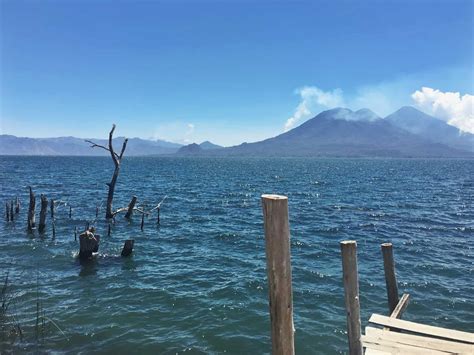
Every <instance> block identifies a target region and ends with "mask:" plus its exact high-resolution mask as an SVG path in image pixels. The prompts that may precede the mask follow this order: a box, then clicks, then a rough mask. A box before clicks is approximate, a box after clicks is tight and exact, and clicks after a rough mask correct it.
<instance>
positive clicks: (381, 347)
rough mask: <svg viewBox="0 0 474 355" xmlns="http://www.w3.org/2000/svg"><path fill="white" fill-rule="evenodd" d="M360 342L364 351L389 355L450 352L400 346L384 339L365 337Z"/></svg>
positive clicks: (444, 354) (440, 354)
mask: <svg viewBox="0 0 474 355" xmlns="http://www.w3.org/2000/svg"><path fill="white" fill-rule="evenodd" d="M362 341H363V342H364V346H365V348H366V349H374V350H378V351H385V352H388V353H389V354H400V355H401V354H410V355H448V354H453V353H452V352H446V351H438V350H433V349H425V348H420V347H418V346H412V345H406V344H400V343H397V342H392V341H388V340H385V339H384V338H374V337H370V336H367V335H363V336H362Z"/></svg>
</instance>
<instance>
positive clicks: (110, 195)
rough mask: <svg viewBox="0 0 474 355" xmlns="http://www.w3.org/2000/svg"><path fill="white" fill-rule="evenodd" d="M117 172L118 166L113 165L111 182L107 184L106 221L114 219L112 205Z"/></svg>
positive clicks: (118, 170)
mask: <svg viewBox="0 0 474 355" xmlns="http://www.w3.org/2000/svg"><path fill="white" fill-rule="evenodd" d="M119 172H120V165H115V170H114V175H113V176H112V180H111V181H110V183H109V184H108V185H109V193H108V195H107V211H106V213H105V218H107V219H110V218H113V217H114V213H113V212H112V203H113V201H114V192H115V184H116V183H117V178H118V174H119Z"/></svg>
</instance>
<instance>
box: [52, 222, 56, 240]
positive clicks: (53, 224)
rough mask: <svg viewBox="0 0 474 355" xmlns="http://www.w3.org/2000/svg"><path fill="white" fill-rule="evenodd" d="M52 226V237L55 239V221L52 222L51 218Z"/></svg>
mask: <svg viewBox="0 0 474 355" xmlns="http://www.w3.org/2000/svg"><path fill="white" fill-rule="evenodd" d="M52 226H53V239H55V238H56V223H54V220H53V223H52Z"/></svg>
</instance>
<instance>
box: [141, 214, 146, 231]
mask: <svg viewBox="0 0 474 355" xmlns="http://www.w3.org/2000/svg"><path fill="white" fill-rule="evenodd" d="M144 225H145V213H142V223H141V225H140V229H141V231H142V232H143V227H144Z"/></svg>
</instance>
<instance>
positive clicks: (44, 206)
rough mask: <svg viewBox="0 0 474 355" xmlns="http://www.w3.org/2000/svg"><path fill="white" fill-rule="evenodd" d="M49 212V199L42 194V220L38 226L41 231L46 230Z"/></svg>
mask: <svg viewBox="0 0 474 355" xmlns="http://www.w3.org/2000/svg"><path fill="white" fill-rule="evenodd" d="M47 213H48V199H47V198H46V196H45V195H43V194H41V210H40V221H39V226H38V231H39V232H40V233H43V232H44V229H45V227H46V214H47Z"/></svg>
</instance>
